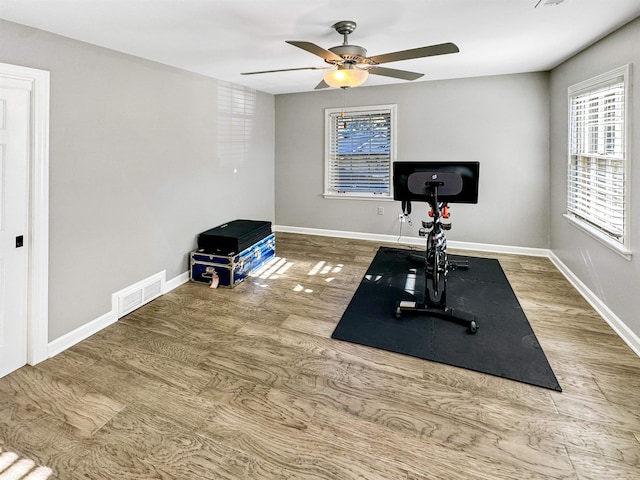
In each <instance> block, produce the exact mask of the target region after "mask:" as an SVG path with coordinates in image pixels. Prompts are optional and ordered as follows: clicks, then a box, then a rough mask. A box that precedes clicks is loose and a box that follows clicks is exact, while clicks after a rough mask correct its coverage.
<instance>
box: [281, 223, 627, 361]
mask: <svg viewBox="0 0 640 480" xmlns="http://www.w3.org/2000/svg"><path fill="white" fill-rule="evenodd" d="M273 229H274V231H276V232H287V233H300V234H303V235H319V236H324V237H342V238H353V239H359V240H372V241H379V242H390V243H399V244H402V245H422V246H424V245H425V240H424V239H422V238H416V237H398V236H396V235H381V234H375V233H373V234H368V233H360V232H345V231H341V230H323V229H318V228H305V227H289V226H286V225H274V227H273ZM447 246H448V247H449V248H454V249H458V250H474V251H478V252H489V253H505V254H512V255H529V256H535V257H546V258H548V259H549V260H551V262H552V263H553V264H554V265H555V266H556V268H557V269H558V270H560V273H562V274H563V275H564V277H565V278H566V279H567V280H568V281H569V283H571V285H573V287H574V288H575V289H576V290H577V291H578V293H580V295H582V296H583V297H584V299H585V300H586V301H587V302H588V303H589V304H590V305H591V306H592V307H593V309H594V310H595V311H596V312H597V313H598V314H599V315H600V316H601V317H602V318H603V319H604V321H605V322H607V323H608V324H609V326H610V327H611V328H612V329H613V330H614V331H615V332H616V333H617V334H618V336H619V337H620V338H621V339H622V340H623V341H624V342H625V343H626V344H627V345H628V346H629V348H631V350H633V351H634V352H635V354H636V355H638V356H639V357H640V337H638V335H636V334H635V333H634V332H633V331H632V330H631V329H630V328H629V327H628V326H627V325H626V324H625V323H624V322H623V321H622V319H621V318H620V317H618V316H617V315H616V314H615V313H613V311H612V310H611V309H610V308H609V307H608V306H607V305H605V303H604V302H603V301H602V300H601V299H600V298H599V297H598V296H597V295H596V294H595V293H593V292H592V291H591V290H590V289H589V288H588V287H587V286H586V285H585V284H584V283H583V282H582V281H581V280H580V279H579V278H578V277H577V276H576V275H575V274H574V273H573V272H572V271H571V270H570V269H569V267H567V266H566V265H565V264H564V263H562V261H561V260H560V259H559V258H558V257H557V256H556V255H555V254H554V253H553V252H552V251H551V250H548V249H545V248H528V247H514V246H509V245H492V244H484V243H471V242H456V241H447Z"/></svg>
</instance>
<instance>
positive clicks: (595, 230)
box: [563, 64, 632, 260]
mask: <svg viewBox="0 0 640 480" xmlns="http://www.w3.org/2000/svg"><path fill="white" fill-rule="evenodd" d="M620 78H621V79H622V82H623V83H624V90H623V108H624V109H623V115H622V122H623V130H622V137H623V138H622V144H621V150H622V159H621V160H622V163H623V165H622V171H623V176H624V180H623V181H624V186H623V188H624V192H623V195H622V199H623V209H624V213H623V220H622V223H623V228H622V234H621V235H620V236H619V238H616V237H615V236H614V235H613V234H610V233H607V232H606V231H604V230H603V229H601V228H599V227H597V226H595V225H594V224H592V223H590V222H589V221H588V219H586V218H583V217H581V216H580V215H579V214H577V213H576V212H573V211H571V210H570V203H571V197H570V190H571V187H572V185H573V183H572V163H573V162H572V159H573V157H574V156H575V157H578V156H582V157H585V158H591V159H592V160H593V159H603V160H609V161H613V160H615V157H614V156H612V155H609V154H608V153H604V154H594V153H591V152H587V153H583V154H582V155H580V152H578V151H575V152H574V145H573V138H574V134H573V132H574V130H575V128H576V127H575V125H574V122H573V115H572V104H573V99H574V98H575V97H577V96H580V95H584V94H588V93H594V92H597V91H598V90H601V89H602V88H604V87H606V86H607V85H614V84H615V83H617V82H616V80H617V79H620ZM630 85H631V69H630V65H628V64H627V65H623V66H621V67H618V68H615V69H613V70H610V71H608V72H605V73H603V74H601V75H597V76H595V77H593V78H590V79H588V80H585V81H583V82H580V83H577V84H575V85H571V86H570V87H569V88H568V89H567V126H568V132H567V133H568V135H567V137H568V138H567V182H566V189H567V190H566V194H567V197H566V212H565V213H564V215H563V216H564V218H565V219H566V220H567V221H568V222H569V223H570V224H572V225H573V226H575V227H577V228H579V229H580V230H582V231H583V232H585V233H587V234H588V235H590V236H591V237H593V238H595V239H596V240H598V241H599V242H600V243H602V244H603V245H605V246H607V247H609V248H610V249H611V250H613V251H614V252H616V253H618V254H619V255H621V256H623V257H624V258H626V259H627V260H630V259H631V254H632V252H631V249H630V245H631V223H630V222H631V212H630V210H631V188H630V181H631V168H630V167H631V161H630V158H631V155H630V151H629V147H630V143H631V142H630V133H631V126H630V115H629V105H630V101H631V99H630ZM605 103H606V102H599V103H598V106H599V107H601V108H602V109H603V110H605V111H606V106H605ZM606 137H607V135H606V134H605V135H603V141H604V142H605V143H606V142H607V138H606Z"/></svg>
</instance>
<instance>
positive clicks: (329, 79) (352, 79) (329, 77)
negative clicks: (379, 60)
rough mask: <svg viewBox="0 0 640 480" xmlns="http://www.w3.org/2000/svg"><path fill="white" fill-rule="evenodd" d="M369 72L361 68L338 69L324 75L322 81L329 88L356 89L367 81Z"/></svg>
mask: <svg viewBox="0 0 640 480" xmlns="http://www.w3.org/2000/svg"><path fill="white" fill-rule="evenodd" d="M368 77H369V72H368V71H366V70H363V69H361V68H355V67H354V68H338V69H337V70H330V71H328V72H327V73H325V74H324V77H323V78H324V81H325V83H326V84H327V85H329V86H330V87H335V88H348V87H357V86H359V85H362V84H363V83H364V82H366V81H367V78H368Z"/></svg>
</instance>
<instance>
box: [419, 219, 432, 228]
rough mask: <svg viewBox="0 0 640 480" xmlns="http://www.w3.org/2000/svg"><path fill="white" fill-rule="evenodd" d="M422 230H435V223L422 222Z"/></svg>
mask: <svg viewBox="0 0 640 480" xmlns="http://www.w3.org/2000/svg"><path fill="white" fill-rule="evenodd" d="M422 228H428V229H431V228H433V222H425V221H424V220H422Z"/></svg>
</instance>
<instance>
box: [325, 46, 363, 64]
mask: <svg viewBox="0 0 640 480" xmlns="http://www.w3.org/2000/svg"><path fill="white" fill-rule="evenodd" d="M329 51H330V52H333V53H335V54H336V55H339V56H340V57H342V60H343V61H344V63H363V62H365V60H366V57H367V49H366V48H363V47H359V46H358V45H338V46H337V47H331V48H330V49H329ZM327 63H333V64H335V63H337V62H333V61H330V60H328V61H327Z"/></svg>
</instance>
